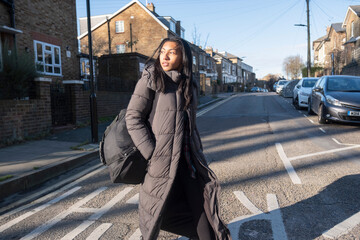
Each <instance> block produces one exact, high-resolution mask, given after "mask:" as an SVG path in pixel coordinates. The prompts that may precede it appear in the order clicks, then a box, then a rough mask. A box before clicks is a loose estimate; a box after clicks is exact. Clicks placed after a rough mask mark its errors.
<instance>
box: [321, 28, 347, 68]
mask: <svg viewBox="0 0 360 240" xmlns="http://www.w3.org/2000/svg"><path fill="white" fill-rule="evenodd" d="M345 38H346V31H345V28H343V27H342V23H333V24H331V26H330V28H329V31H328V39H329V43H328V45H329V52H328V54H329V56H330V59H331V60H330V61H331V65H330V66H329V67H327V68H326V69H324V74H325V75H330V74H332V73H333V74H335V75H338V74H340V73H341V70H342V68H343V67H344V58H345V56H344V45H343V44H344V43H345Z"/></svg>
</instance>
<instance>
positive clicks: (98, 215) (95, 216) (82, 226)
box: [62, 187, 133, 240]
mask: <svg viewBox="0 0 360 240" xmlns="http://www.w3.org/2000/svg"><path fill="white" fill-rule="evenodd" d="M132 189H133V187H127V188H125V189H124V190H122V191H121V192H119V193H118V194H117V195H116V196H115V197H114V198H112V199H111V200H110V201H109V202H108V203H106V204H105V205H104V206H102V207H101V208H80V206H79V207H78V208H76V209H74V212H92V213H93V215H91V216H90V217H89V218H88V220H86V221H84V222H83V223H82V224H80V225H79V226H78V227H77V228H75V229H74V230H72V231H71V232H69V233H68V234H66V235H65V236H64V237H63V238H62V240H71V239H74V238H76V237H77V236H78V235H79V234H80V233H82V232H83V231H84V230H85V229H87V228H88V227H89V226H90V225H92V224H93V223H95V222H96V221H97V220H98V219H99V218H101V217H102V216H103V215H104V214H105V213H107V212H108V211H109V210H110V209H111V208H112V207H113V206H114V205H115V204H116V203H118V202H120V201H121V200H122V199H123V198H124V197H125V196H126V194H128V193H129V192H130V191H131V190H132Z"/></svg>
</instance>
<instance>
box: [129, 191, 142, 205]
mask: <svg viewBox="0 0 360 240" xmlns="http://www.w3.org/2000/svg"><path fill="white" fill-rule="evenodd" d="M126 203H128V204H139V193H137V194H135V195H134V196H133V197H132V198H130V199H129V200H127V201H126Z"/></svg>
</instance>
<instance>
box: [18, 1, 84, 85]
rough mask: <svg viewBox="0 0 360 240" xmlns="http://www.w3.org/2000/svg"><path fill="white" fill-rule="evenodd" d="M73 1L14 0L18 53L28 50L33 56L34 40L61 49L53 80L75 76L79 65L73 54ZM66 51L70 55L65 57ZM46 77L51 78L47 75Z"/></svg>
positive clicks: (75, 34)
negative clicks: (57, 74) (59, 73)
mask: <svg viewBox="0 0 360 240" xmlns="http://www.w3.org/2000/svg"><path fill="white" fill-rule="evenodd" d="M75 2H76V1H75V0H39V1H29V0H18V1H15V23H16V28H17V29H19V30H22V31H23V33H22V34H17V48H18V52H21V51H25V48H27V49H28V51H29V54H31V56H34V40H38V41H42V42H46V43H50V44H54V45H57V46H60V48H61V67H62V75H63V76H62V77H52V78H54V79H65V80H69V79H71V80H74V79H79V76H80V72H79V71H80V65H79V59H78V58H77V56H76V54H77V51H78V44H77V38H76V36H77V24H76V5H75ZM67 51H69V52H70V55H71V56H70V57H68V56H67ZM47 77H51V76H50V75H47Z"/></svg>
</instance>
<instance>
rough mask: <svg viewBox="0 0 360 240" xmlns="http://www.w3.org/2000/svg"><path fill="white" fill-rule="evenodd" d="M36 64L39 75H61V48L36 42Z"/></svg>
mask: <svg viewBox="0 0 360 240" xmlns="http://www.w3.org/2000/svg"><path fill="white" fill-rule="evenodd" d="M34 52H35V64H36V70H37V71H38V72H39V73H44V74H47V75H61V51H60V47H59V46H55V45H52V44H48V43H44V42H40V41H34Z"/></svg>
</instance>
